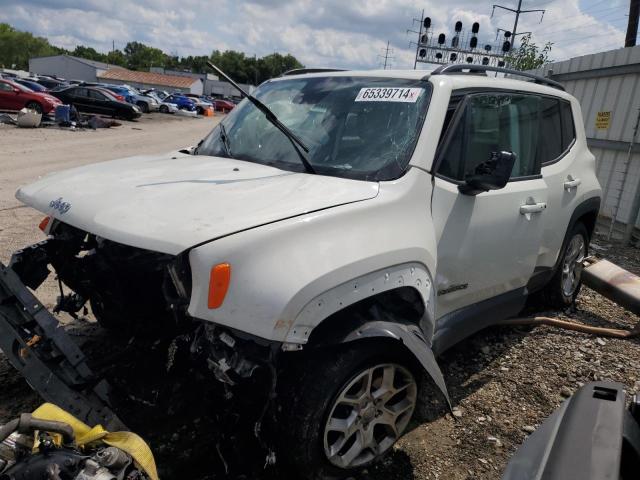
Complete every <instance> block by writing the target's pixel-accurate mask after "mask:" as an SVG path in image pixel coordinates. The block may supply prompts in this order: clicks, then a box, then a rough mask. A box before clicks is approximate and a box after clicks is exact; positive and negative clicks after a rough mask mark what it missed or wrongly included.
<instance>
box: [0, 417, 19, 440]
mask: <svg viewBox="0 0 640 480" xmlns="http://www.w3.org/2000/svg"><path fill="white" fill-rule="evenodd" d="M18 423H20V419H18V418H16V419H14V420H11V421H10V422H8V423H5V424H4V425H3V426H2V427H0V442H3V441H5V440H6V439H7V437H9V435H11V434H12V433H13V432H15V431H16V429H17V428H18Z"/></svg>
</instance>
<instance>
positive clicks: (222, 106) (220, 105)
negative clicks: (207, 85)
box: [213, 98, 236, 113]
mask: <svg viewBox="0 0 640 480" xmlns="http://www.w3.org/2000/svg"><path fill="white" fill-rule="evenodd" d="M235 106H236V104H235V103H233V102H230V101H229V100H223V99H221V98H218V99H216V100H214V101H213V108H214V109H215V110H216V111H218V112H225V113H226V112H230V111H231V110H233V107H235Z"/></svg>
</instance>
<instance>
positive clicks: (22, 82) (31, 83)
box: [13, 78, 47, 92]
mask: <svg viewBox="0 0 640 480" xmlns="http://www.w3.org/2000/svg"><path fill="white" fill-rule="evenodd" d="M13 81H14V82H16V83H19V84H20V85H22V86H24V87H27V88H30V89H31V90H33V91H34V92H46V91H47V89H46V88H45V87H43V86H42V85H40V84H39V83H36V82H34V81H32V80H24V79H22V78H14V79H13Z"/></svg>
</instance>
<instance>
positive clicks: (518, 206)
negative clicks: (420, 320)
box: [432, 92, 547, 317]
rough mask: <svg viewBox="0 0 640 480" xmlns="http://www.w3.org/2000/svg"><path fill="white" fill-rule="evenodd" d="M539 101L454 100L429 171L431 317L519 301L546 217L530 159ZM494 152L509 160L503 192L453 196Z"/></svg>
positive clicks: (534, 160) (543, 190) (485, 96)
mask: <svg viewBox="0 0 640 480" xmlns="http://www.w3.org/2000/svg"><path fill="white" fill-rule="evenodd" d="M540 101H541V99H540V97H538V96H535V95H524V94H516V93H501V92H485V93H482V92H479V93H474V94H469V95H467V96H465V97H464V98H463V100H462V101H459V105H458V106H457V108H456V112H455V114H454V116H453V120H452V121H451V124H450V127H449V129H448V131H447V133H446V134H445V137H444V139H443V142H442V144H441V146H440V149H439V153H438V158H437V160H436V163H435V167H434V168H435V177H434V192H433V200H432V216H433V222H434V226H435V229H436V238H437V241H438V271H437V275H436V284H437V288H438V302H437V315H438V317H441V316H443V315H446V314H448V313H450V312H453V311H456V310H458V309H462V308H464V307H470V306H472V305H474V304H477V303H478V302H482V301H484V300H488V299H492V298H508V297H510V295H511V296H513V295H515V296H518V295H519V297H520V298H522V297H523V295H522V290H523V287H525V286H526V284H527V282H528V281H529V279H530V277H531V276H532V275H533V273H534V269H535V267H536V264H537V259H538V255H539V250H540V246H541V236H542V231H543V226H544V219H545V214H546V212H545V207H546V202H547V187H546V184H545V182H544V180H543V179H542V176H541V175H540V169H541V166H540V162H539V159H538V148H539V143H540V142H539V121H540ZM500 151H509V152H513V153H515V154H516V162H515V164H514V167H513V170H512V173H511V179H510V181H509V182H508V183H507V185H506V186H505V187H504V188H502V189H500V190H493V191H489V192H484V193H480V194H478V195H475V196H471V195H464V194H462V193H460V192H459V190H458V186H459V185H461V184H462V183H464V178H465V177H466V176H467V175H470V174H473V173H474V172H475V168H476V167H477V166H478V165H479V164H480V163H482V162H485V161H487V160H488V159H489V158H490V157H491V155H492V153H493V152H500ZM501 295H504V297H500V296H501ZM496 314H497V315H499V314H498V313H496Z"/></svg>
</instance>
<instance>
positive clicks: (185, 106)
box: [160, 94, 196, 113]
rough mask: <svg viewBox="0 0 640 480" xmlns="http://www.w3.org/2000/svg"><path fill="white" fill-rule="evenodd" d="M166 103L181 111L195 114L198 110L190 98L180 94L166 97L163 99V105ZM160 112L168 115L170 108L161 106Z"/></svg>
mask: <svg viewBox="0 0 640 480" xmlns="http://www.w3.org/2000/svg"><path fill="white" fill-rule="evenodd" d="M165 103H171V104H173V105H175V106H176V107H178V108H179V109H180V110H188V111H190V112H193V111H195V109H196V105H195V103H193V101H192V100H191V99H190V98H188V97H185V96H184V95H179V94H173V95H169V96H167V97H165V98H164V99H163V104H165ZM163 107H164V108H163ZM160 111H161V112H163V113H167V112H168V111H169V108H168V107H167V106H166V105H160Z"/></svg>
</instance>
